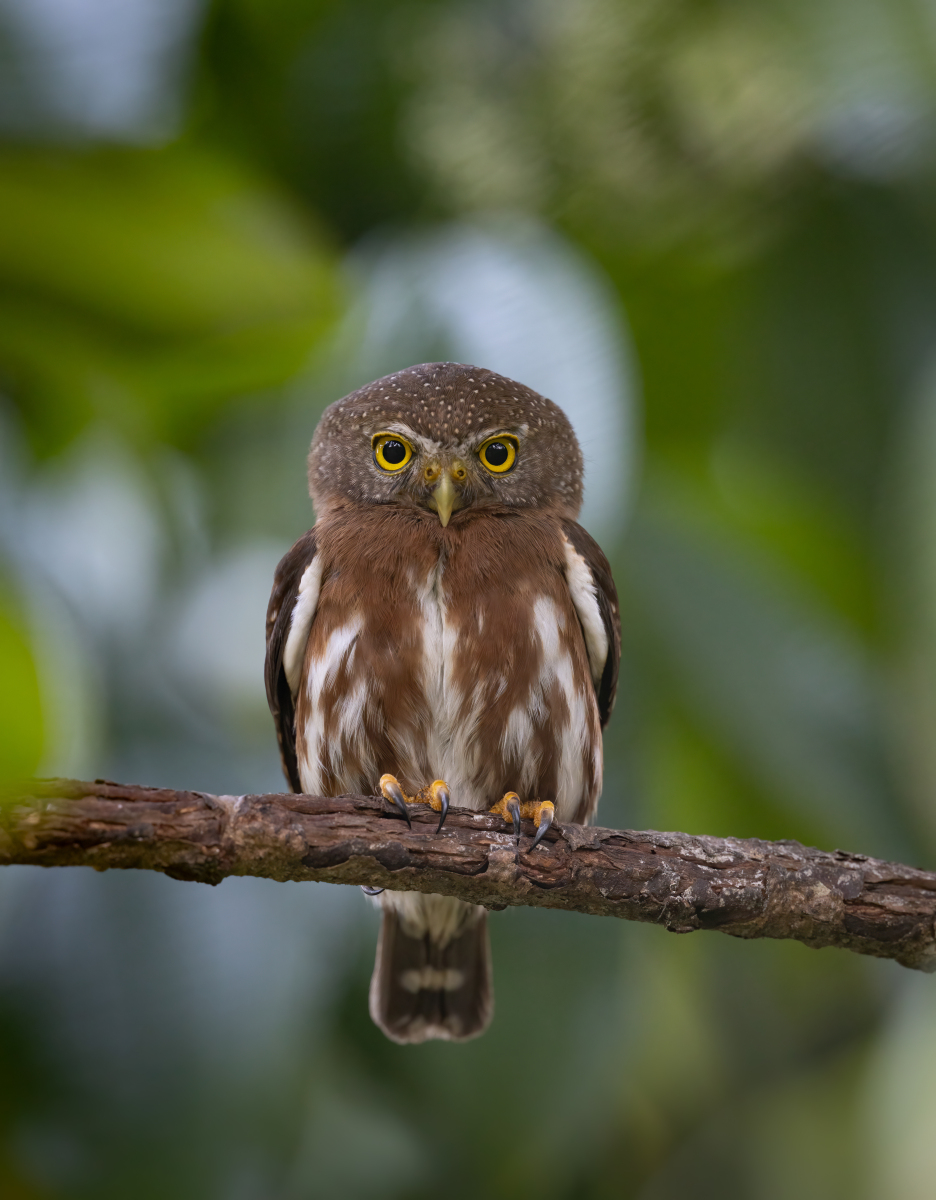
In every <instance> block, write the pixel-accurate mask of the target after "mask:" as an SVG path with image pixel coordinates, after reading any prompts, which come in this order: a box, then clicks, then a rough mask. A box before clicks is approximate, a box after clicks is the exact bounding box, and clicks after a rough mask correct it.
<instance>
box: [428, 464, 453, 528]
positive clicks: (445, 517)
mask: <svg viewBox="0 0 936 1200" xmlns="http://www.w3.org/2000/svg"><path fill="white" fill-rule="evenodd" d="M457 499H458V497H457V496H456V495H455V485H454V484H453V483H452V477H451V475H449V473H448V471H443V472H442V478H441V479H440V480H439V486H438V487H437V488H436V489H435V491H434V492H433V493H432V503H433V505H434V507H435V510H436V512H437V513H438V514H439V520H440V521H441V522H442V527H443V528H444V527H445V526H446V525H448V523H449V521H450V520H451V519H452V510H453V509H454V507H455V501H456V500H457Z"/></svg>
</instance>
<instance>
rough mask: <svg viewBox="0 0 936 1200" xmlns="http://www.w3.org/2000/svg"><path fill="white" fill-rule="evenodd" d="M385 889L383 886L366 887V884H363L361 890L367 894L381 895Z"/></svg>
mask: <svg viewBox="0 0 936 1200" xmlns="http://www.w3.org/2000/svg"><path fill="white" fill-rule="evenodd" d="M383 890H384V889H383V888H372V887H366V886H365V885H364V884H362V885H361V891H362V892H363V893H364V895H365V896H379V895H380V893H381V892H382V891H383Z"/></svg>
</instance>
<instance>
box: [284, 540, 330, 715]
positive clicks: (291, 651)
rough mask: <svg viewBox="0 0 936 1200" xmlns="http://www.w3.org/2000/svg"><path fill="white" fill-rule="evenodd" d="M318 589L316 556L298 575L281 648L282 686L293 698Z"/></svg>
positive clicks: (319, 570)
mask: <svg viewBox="0 0 936 1200" xmlns="http://www.w3.org/2000/svg"><path fill="white" fill-rule="evenodd" d="M321 586H322V559H321V556H320V555H318V554H316V556H315V558H313V559H312V561H311V562H310V563H309V565H308V566H307V567H306V569H305V570H304V571H303V573H302V578H301V579H300V580H299V591H298V593H297V594H296V603H295V604H294V605H293V610H292V619H291V620H290V622H289V636H288V637H287V638H286V645H285V646H284V647H283V670H284V672H285V673H286V682H287V683H288V684H289V690H290V691H291V692H292V694H293V698H295V696H296V693H297V692H298V691H299V675H300V673H301V671H302V660H303V659H304V658H305V648H306V643H307V642H308V640H309V630H310V629H311V628H312V620H313V618H314V616H315V610H316V608H317V607H318V598H319V589H320V588H321Z"/></svg>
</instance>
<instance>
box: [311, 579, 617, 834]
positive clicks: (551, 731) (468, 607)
mask: <svg viewBox="0 0 936 1200" xmlns="http://www.w3.org/2000/svg"><path fill="white" fill-rule="evenodd" d="M426 568H428V569H426ZM464 568H465V564H464V563H460V562H459V561H458V558H457V557H454V558H453V557H452V556H447V558H446V560H445V562H444V564H443V560H442V558H441V557H440V558H438V559H437V560H436V561H435V562H434V563H431V564H425V567H424V569H423V570H422V571H415V570H411V571H408V572H406V573H405V575H404V576H402V577H400V578H399V579H398V580H397V581H396V586H394V587H392V588H388V589H385V590H383V591H382V592H381V594H380V596H376V595H375V596H374V597H373V602H372V603H371V604H369V605H364V606H361V607H360V608H358V609H357V611H353V610H351V611H349V609H348V608H347V607H346V606H344V605H340V604H335V603H333V602H332V601H331V599H330V597H329V596H328V594H327V589H325V588H324V587H323V595H322V599H321V601H320V606H319V611H318V612H317V614H316V619H315V622H314V625H313V635H312V636H311V637H310V640H309V646H308V648H307V654H306V664H305V672H304V682H303V688H302V690H303V696H302V697H301V699H300V703H299V704H298V708H297V749H298V759H299V771H300V778H301V781H302V786H303V789H304V790H305V791H306V792H307V793H310V794H313V795H315V794H324V795H340V794H341V793H343V792H365V793H370V792H374V791H375V790H376V787H377V781H378V780H379V778H380V776H381V775H382V774H384V773H386V772H389V773H390V774H394V775H396V776H397V777H398V778H399V779H400V781H401V782H402V783H403V785H404V787H406V788H407V790H408V791H410V792H411V793H412V792H415V791H416V790H418V788H420V787H422V786H423V785H425V784H427V783H429V782H431V781H432V780H433V779H444V780H445V781H446V782H447V783H448V785H449V788H450V791H451V795H452V802H453V803H454V804H456V805H458V806H461V807H465V808H473V809H476V810H483V809H487V808H489V807H490V806H491V805H492V804H494V803H495V802H496V801H497V800H499V799H500V797H501V796H502V795H503V794H504V792H505V791H516V792H518V793H519V794H520V796H521V798H522V799H541V800H552V801H553V802H554V803H555V804H556V809H557V817H558V819H559V820H560V821H572V820H579V821H581V820H584V819H587V816H588V815H589V814H590V812H591V810H592V809H593V807H594V805H595V803H596V802H597V798H598V794H599V793H600V790H601V733H600V726H599V721H598V715H597V706H596V703H595V697H594V689H593V686H592V684H591V681H590V677H589V675H588V668H587V662H586V658H585V652H584V645H580V644H579V643H581V641H582V639H581V631H580V629H579V627H578V625H577V623H576V621H575V618H574V615H573V614H572V613H571V609H570V607H569V605H568V604H567V603H566V604H564V603H563V600H564V597H563V595H562V593H561V591H557V592H556V594H548V593H547V594H540V595H536V594H533V593H531V592H525V591H524V590H523V589H522V588H520V589H518V588H511V589H504V588H500V587H497V586H491V585H490V581H488V586H486V587H479V586H472V581H471V580H470V579H466V574H467V571H466V570H465V569H464Z"/></svg>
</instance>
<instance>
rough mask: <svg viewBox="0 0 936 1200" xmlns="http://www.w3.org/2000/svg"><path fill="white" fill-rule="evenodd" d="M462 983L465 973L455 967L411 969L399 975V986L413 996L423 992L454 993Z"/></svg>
mask: <svg viewBox="0 0 936 1200" xmlns="http://www.w3.org/2000/svg"><path fill="white" fill-rule="evenodd" d="M464 982H465V972H464V971H459V970H458V969H457V968H456V967H423V968H422V970H417V969H415V968H413V969H412V970H409V971H403V972H402V974H401V975H400V986H401V987H402V988H404V989H405V990H406V991H407V992H412V993H413V995H415V994H416V993H417V992H420V991H423V990H425V991H429V992H455V991H457V990H458V989H459V988H460V987H462V986H463V984H464Z"/></svg>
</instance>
